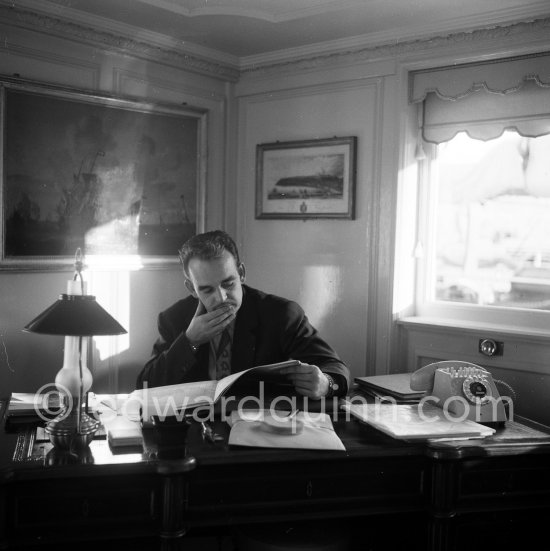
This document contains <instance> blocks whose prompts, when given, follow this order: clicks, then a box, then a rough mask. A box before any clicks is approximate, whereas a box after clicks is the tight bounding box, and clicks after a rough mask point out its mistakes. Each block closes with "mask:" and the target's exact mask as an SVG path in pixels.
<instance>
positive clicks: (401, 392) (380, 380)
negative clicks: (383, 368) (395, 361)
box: [355, 373, 426, 403]
mask: <svg viewBox="0 0 550 551" xmlns="http://www.w3.org/2000/svg"><path fill="white" fill-rule="evenodd" d="M410 381H411V374H410V373H397V374H392V375H374V376H371V377H356V378H355V382H356V383H357V386H358V387H359V389H360V390H361V391H364V392H366V393H367V394H370V395H371V396H374V397H375V398H379V399H381V400H383V399H385V398H388V397H389V398H390V399H393V401H395V402H399V403H415V402H418V401H419V400H420V399H421V398H422V397H423V396H424V395H425V394H426V392H425V391H416V390H412V389H411V386H410Z"/></svg>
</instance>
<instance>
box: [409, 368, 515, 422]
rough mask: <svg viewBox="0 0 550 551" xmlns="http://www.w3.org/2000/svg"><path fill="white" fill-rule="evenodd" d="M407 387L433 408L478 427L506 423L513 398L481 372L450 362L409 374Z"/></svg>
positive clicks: (508, 390)
mask: <svg viewBox="0 0 550 551" xmlns="http://www.w3.org/2000/svg"><path fill="white" fill-rule="evenodd" d="M410 386H411V389H412V390H426V391H427V392H428V394H427V397H426V398H425V399H427V400H429V401H430V402H431V403H433V404H434V405H437V406H439V407H442V408H447V409H448V410H449V411H450V412H451V413H453V414H455V415H457V416H459V417H464V418H466V419H469V420H471V421H476V422H478V423H503V422H504V421H506V419H507V411H508V409H509V404H510V402H511V400H513V399H514V398H515V394H514V391H513V389H512V388H511V387H510V386H509V385H508V384H506V383H505V382H503V381H498V380H497V381H495V380H493V377H492V375H491V373H489V371H487V370H486V369H485V368H483V367H481V366H479V365H476V364H473V363H470V362H461V361H454V360H449V361H443V362H435V363H431V364H429V365H427V366H425V367H421V368H420V369H418V370H417V371H415V372H414V373H412V374H411V381H410ZM497 386H498V387H499V388H500V390H501V392H499V390H498V389H497ZM501 394H502V395H501Z"/></svg>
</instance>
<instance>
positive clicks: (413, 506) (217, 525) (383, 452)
mask: <svg viewBox="0 0 550 551" xmlns="http://www.w3.org/2000/svg"><path fill="white" fill-rule="evenodd" d="M335 427H336V429H337V431H338V433H339V435H340V437H341V438H342V441H343V442H344V444H345V446H346V452H319V451H299V450H266V449H253V448H241V449H234V448H232V449H230V448H229V447H228V446H227V444H226V442H227V435H228V427H227V425H226V424H225V423H218V424H217V426H216V430H217V431H218V432H220V433H221V434H222V435H224V437H225V440H224V442H221V443H216V444H212V443H210V442H208V441H203V439H202V436H201V432H200V430H199V426H198V425H193V426H191V427H190V429H189V432H188V446H187V451H188V454H192V456H193V457H194V458H195V460H196V464H195V466H194V468H192V469H190V470H187V468H186V467H188V465H187V464H186V463H185V461H183V460H182V459H181V456H182V454H181V450H180V454H179V455H180V459H177V458H174V459H158V457H157V456H156V454H157V453H158V451H159V448H158V441H157V435H156V434H154V433H151V432H148V433H147V434H146V445H145V447H144V449H143V450H136V453H125V454H113V453H112V452H111V450H110V449H109V447H108V444H107V442H106V440H105V439H96V440H94V441H93V442H92V444H91V446H90V451H89V453H88V454H86V455H84V456H82V457H80V458H79V459H78V460H77V461H75V462H74V463H71V462H67V461H66V459H64V458H63V457H60V456H59V455H56V454H55V452H54V451H52V450H51V446H50V444H48V443H40V442H34V443H33V442H32V434H33V431H32V430H27V431H23V432H22V433H19V434H16V433H5V432H2V434H0V548H7V549H11V548H17V547H16V546H17V545H19V546H23V547H20V548H24V549H31V548H34V547H31V546H36V547H37V548H41V549H47V548H48V546H51V548H53V547H54V546H55V547H56V548H59V545H60V544H61V543H77V542H78V543H79V548H81V546H80V542H92V544H93V545H94V548H97V546H98V545H102V546H103V547H102V549H109V548H110V547H109V545H111V544H112V545H113V547H112V548H116V549H125V548H128V549H132V550H136V549H141V548H143V549H146V548H147V549H156V548H159V547H162V548H163V549H177V548H179V547H180V546H181V547H182V548H185V544H186V543H190V542H191V541H192V539H193V538H194V537H197V538H198V537H201V536H204V535H205V534H209V535H211V534H222V535H223V534H230V533H231V529H232V528H234V527H236V526H239V525H247V524H251V523H265V522H283V521H284V522H292V521H296V520H297V519H299V520H307V519H320V520H321V521H327V522H328V521H329V519H333V520H330V521H331V522H334V521H335V520H336V519H346V520H347V521H348V522H349V530H350V531H351V533H352V536H353V537H352V541H353V542H354V549H366V548H368V549H373V550H375V549H385V550H387V549H404V548H408V549H422V550H424V549H462V548H465V547H467V548H468V549H477V548H479V549H481V548H482V547H483V549H487V545H488V544H489V542H493V536H495V537H497V540H498V538H500V540H501V542H502V543H500V545H501V548H503V549H507V548H508V547H506V545H508V544H510V542H512V541H513V540H514V539H515V540H516V541H517V540H518V538H522V537H523V536H524V535H526V537H527V540H526V541H529V538H530V537H532V536H533V531H534V530H536V529H537V527H539V526H540V524H539V523H538V522H539V521H540V519H541V518H546V515H548V512H549V510H550V436H549V437H546V436H545V437H543V438H541V437H540V436H539V437H535V436H536V435H532V436H530V435H528V434H519V432H518V429H522V430H526V429H523V428H522V427H523V425H520V426H517V427H516V430H515V432H514V431H513V430H512V429H505V430H503V431H499V433H498V434H497V435H496V436H495V437H491V438H490V439H486V440H484V441H460V442H453V443H445V444H443V443H439V444H425V443H418V444H411V443H404V442H400V441H397V440H394V439H392V438H390V437H388V436H385V435H384V434H382V433H379V432H378V431H375V430H374V429H370V428H369V427H366V426H364V425H361V424H360V423H359V422H357V421H345V420H338V421H336V422H335ZM537 428H538V429H539V430H541V431H544V432H545V433H547V434H549V435H550V430H548V429H546V428H543V427H537ZM175 455H176V456H177V449H176V454H175ZM526 522H527V524H528V525H525V524H523V525H522V524H521V523H526ZM525 530H527V531H525ZM160 534H162V536H163V537H161V538H159V535H160ZM113 542H116V544H114V543H113ZM159 542H160V544H159ZM365 542H368V547H365ZM478 544H479V546H478ZM492 545H493V543H491V546H492Z"/></svg>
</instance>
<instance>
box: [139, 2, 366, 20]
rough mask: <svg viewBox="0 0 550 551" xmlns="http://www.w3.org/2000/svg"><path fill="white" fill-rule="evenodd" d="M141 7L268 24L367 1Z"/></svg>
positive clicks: (187, 14)
mask: <svg viewBox="0 0 550 551" xmlns="http://www.w3.org/2000/svg"><path fill="white" fill-rule="evenodd" d="M136 1H137V2H140V3H142V4H146V5H148V6H152V7H154V8H161V9H164V10H166V11H169V12H172V13H177V14H178V15H183V16H185V17H199V16H211V15H229V16H236V17H249V18H251V19H259V20H262V21H267V22H269V23H281V22H283V21H293V20H295V19H301V18H303V17H311V16H314V15H322V14H325V13H331V12H334V11H338V10H342V9H347V8H352V7H354V6H360V5H362V4H363V3H364V2H365V0H315V1H311V4H312V5H311V6H310V7H308V8H296V7H294V6H295V4H294V3H293V1H292V0H287V3H286V6H287V7H284V5H283V3H282V2H281V1H279V2H270V3H268V2H267V1H265V0H264V3H263V6H264V7H263V8H262V7H259V5H260V2H258V4H257V6H258V7H256V8H251V7H250V6H246V7H245V6H242V7H239V6H235V5H233V6H230V5H228V4H222V3H220V4H216V3H215V2H210V3H208V2H207V3H205V4H203V5H201V6H199V7H196V8H186V7H185V6H182V5H181V3H179V2H178V1H177V0H136Z"/></svg>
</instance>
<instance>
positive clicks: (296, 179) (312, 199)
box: [256, 136, 357, 219]
mask: <svg viewBox="0 0 550 551" xmlns="http://www.w3.org/2000/svg"><path fill="white" fill-rule="evenodd" d="M356 151H357V137H356V136H348V137H340V138H339V137H334V138H326V139H314V140H300V141H288V142H274V143H264V144H258V145H257V146H256V218H257V219H273V218H284V219H291V218H297V219H308V218H347V219H353V218H354V216H355V213H354V209H355V179H356Z"/></svg>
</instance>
